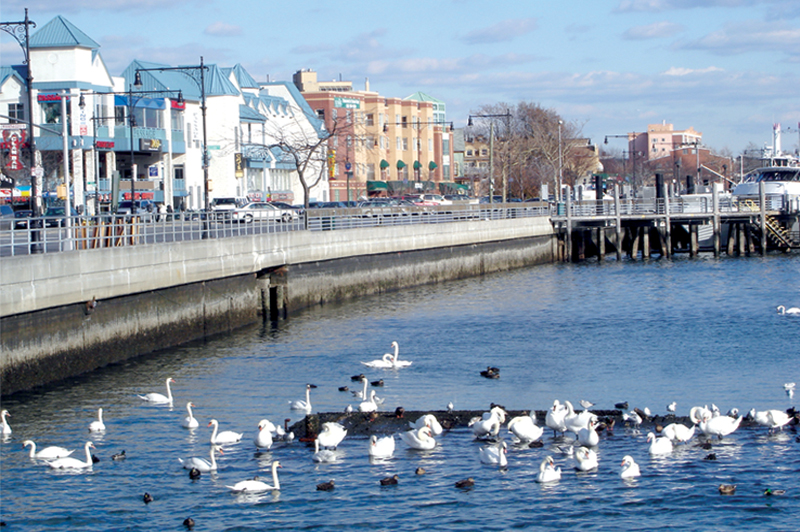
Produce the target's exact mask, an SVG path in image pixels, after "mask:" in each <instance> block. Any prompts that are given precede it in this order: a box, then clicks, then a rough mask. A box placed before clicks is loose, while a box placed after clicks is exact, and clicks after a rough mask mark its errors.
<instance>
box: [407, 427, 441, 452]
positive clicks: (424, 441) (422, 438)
mask: <svg viewBox="0 0 800 532" xmlns="http://www.w3.org/2000/svg"><path fill="white" fill-rule="evenodd" d="M400 438H401V439H402V440H403V441H404V442H406V444H407V445H408V446H409V447H411V448H412V449H416V450H418V451H430V450H432V449H433V448H435V447H436V440H435V439H433V434H432V433H431V429H430V427H422V428H421V429H419V430H416V431H415V430H409V431H408V432H401V433H400Z"/></svg>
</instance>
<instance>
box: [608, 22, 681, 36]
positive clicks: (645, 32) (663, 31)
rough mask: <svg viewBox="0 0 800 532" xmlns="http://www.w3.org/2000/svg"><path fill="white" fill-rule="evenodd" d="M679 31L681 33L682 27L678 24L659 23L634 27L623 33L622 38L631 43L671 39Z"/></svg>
mask: <svg viewBox="0 0 800 532" xmlns="http://www.w3.org/2000/svg"><path fill="white" fill-rule="evenodd" d="M681 31H683V26H681V25H680V24H675V23H674V22H667V21H661V22H654V23H652V24H647V25H646V26H634V27H633V28H630V29H629V30H628V31H626V32H625V33H623V34H622V37H623V38H624V39H627V40H631V41H638V40H645V39H660V38H663V37H672V36H673V35H675V34H677V33H680V32H681Z"/></svg>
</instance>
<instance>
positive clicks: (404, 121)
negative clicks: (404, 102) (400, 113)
mask: <svg viewBox="0 0 800 532" xmlns="http://www.w3.org/2000/svg"><path fill="white" fill-rule="evenodd" d="M400 122H401V123H402V124H403V128H407V127H408V117H407V116H404V117H403V118H402V120H401V121H400Z"/></svg>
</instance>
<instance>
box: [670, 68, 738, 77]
mask: <svg viewBox="0 0 800 532" xmlns="http://www.w3.org/2000/svg"><path fill="white" fill-rule="evenodd" d="M722 71H723V69H721V68H718V67H713V66H712V67H708V68H699V69H694V68H681V67H670V68H669V69H668V70H666V71H665V72H662V74H663V75H664V76H689V75H691V74H708V73H709V72H722Z"/></svg>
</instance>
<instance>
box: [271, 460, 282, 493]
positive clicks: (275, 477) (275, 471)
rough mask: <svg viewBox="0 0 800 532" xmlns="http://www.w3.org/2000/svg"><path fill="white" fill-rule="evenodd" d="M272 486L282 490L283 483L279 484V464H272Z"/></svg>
mask: <svg viewBox="0 0 800 532" xmlns="http://www.w3.org/2000/svg"><path fill="white" fill-rule="evenodd" d="M272 484H273V485H274V486H275V489H276V490H279V489H281V483H280V482H278V464H272Z"/></svg>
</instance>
